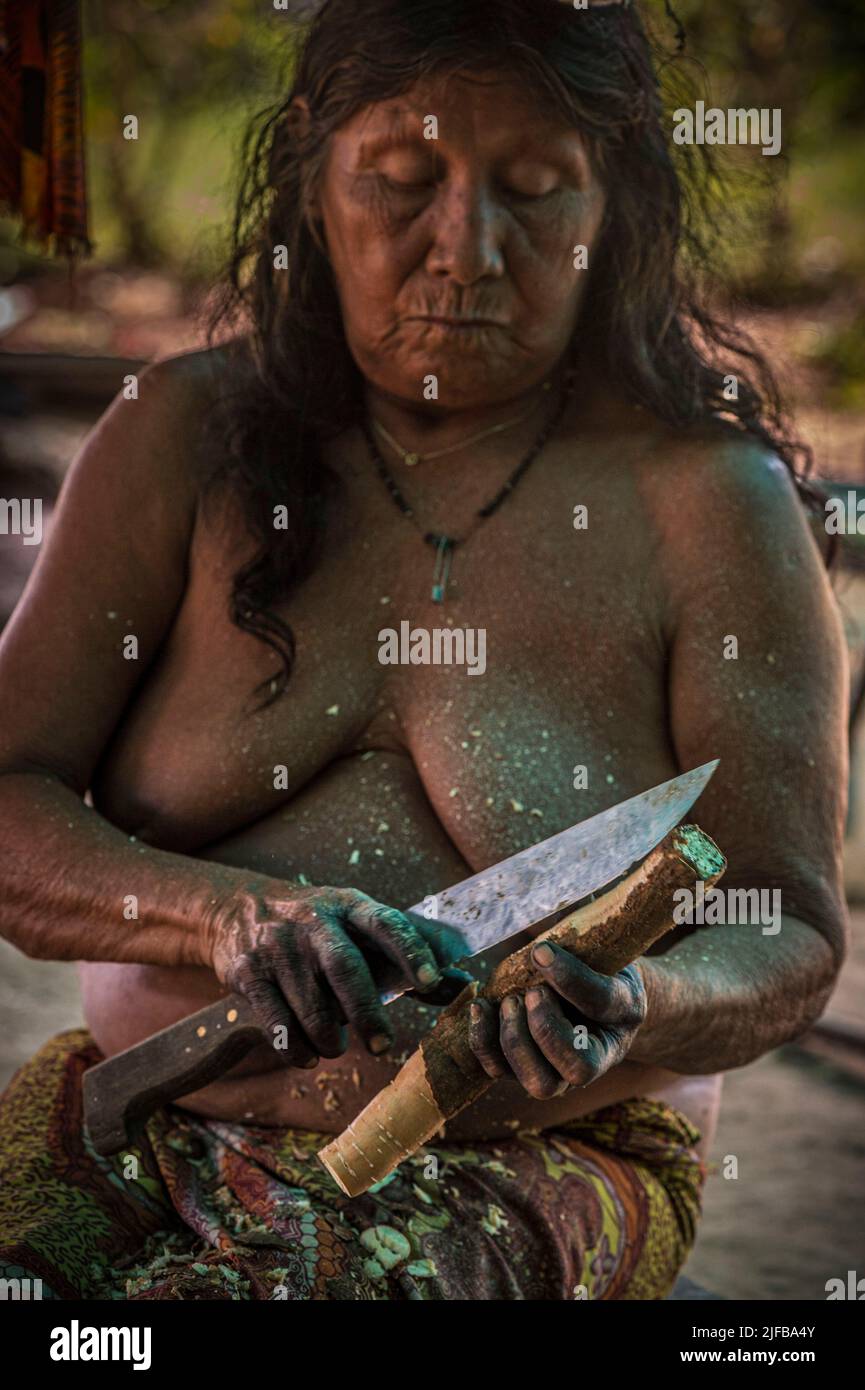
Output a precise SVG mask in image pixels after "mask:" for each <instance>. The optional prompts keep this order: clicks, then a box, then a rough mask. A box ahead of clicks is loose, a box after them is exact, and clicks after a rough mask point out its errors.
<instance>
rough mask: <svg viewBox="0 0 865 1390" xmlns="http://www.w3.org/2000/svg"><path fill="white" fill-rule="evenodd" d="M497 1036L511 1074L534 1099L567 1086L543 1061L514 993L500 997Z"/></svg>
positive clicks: (518, 999)
mask: <svg viewBox="0 0 865 1390" xmlns="http://www.w3.org/2000/svg"><path fill="white" fill-rule="evenodd" d="M499 1040H500V1042H501V1046H502V1052H503V1053H504V1054H505V1057H506V1058H507V1060H508V1062H509V1063H510V1066H511V1070H512V1071H513V1073H514V1076H515V1077H516V1078H517V1080H518V1081H519V1083H520V1085H521V1086H522V1087H523V1089H524V1090H526V1091H528V1093H529V1095H530V1096H534V1098H535V1100H549V1099H550V1098H551V1097H552V1096H557V1095H561V1094H562V1093H563V1092H564V1091H565V1090H567V1086H568V1083H567V1081H565V1080H563V1079H562V1077H561V1076H560V1075H559V1073H558V1072H557V1071H556V1070H555V1068H554V1067H553V1066H552V1065H551V1064H550V1063H549V1062H548V1061H547V1059H546V1057H545V1056H544V1054H543V1053H542V1052H541V1050H540V1048H539V1047H538V1045H537V1043H536V1042H535V1040H534V1038H533V1037H532V1035H531V1033H530V1032H529V1025H528V1020H527V1018H526V1009H525V1005H524V1004H523V1001H522V1000H521V999H520V998H519V997H518V996H517V995H516V994H509V995H508V996H507V998H506V999H504V1000H503V1001H502V1008H501V1020H500V1024H499Z"/></svg>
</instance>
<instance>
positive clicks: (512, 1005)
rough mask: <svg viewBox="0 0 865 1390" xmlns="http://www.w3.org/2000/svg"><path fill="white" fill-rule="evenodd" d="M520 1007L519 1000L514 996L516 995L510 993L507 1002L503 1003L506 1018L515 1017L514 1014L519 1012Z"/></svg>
mask: <svg viewBox="0 0 865 1390" xmlns="http://www.w3.org/2000/svg"><path fill="white" fill-rule="evenodd" d="M519 1007H520V1006H519V1004H518V1003H517V1000H516V999H515V998H514V996H513V995H512V994H509V995H508V997H507V999H506V1000H505V1002H504V1003H503V1004H502V1013H503V1014H504V1016H505V1018H513V1016H514V1014H515V1013H516V1012H517V1010H518V1009H519Z"/></svg>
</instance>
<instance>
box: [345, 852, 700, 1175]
mask: <svg viewBox="0 0 865 1390" xmlns="http://www.w3.org/2000/svg"><path fill="white" fill-rule="evenodd" d="M725 867H726V861H725V859H724V856H723V855H722V854H721V852H720V850H719V849H718V847H717V845H716V844H715V843H714V841H713V840H711V839H710V838H709V836H708V835H705V834H704V833H703V832H702V831H701V830H699V829H698V827H697V826H694V825H684V826H678V827H677V828H676V829H675V830H672V831H671V832H670V834H669V835H667V836H666V838H665V839H664V840H662V841H661V843H660V845H658V847H657V848H656V849H654V850H653V851H652V853H651V854H650V855H649V856H648V857H647V858H646V859H645V860H644V861H643V863H642V864H641V865H640V866H639V868H637V869H635V870H634V871H633V872H632V873H631V874H629V875H628V877H627V878H625V879H623V880H622V881H621V882H620V883H618V884H616V886H615V887H614V888H613V889H611V891H610V892H609V893H607V894H605V895H604V896H603V897H602V898H598V899H597V900H596V901H595V902H592V903H589V904H587V905H586V906H585V907H582V908H580V909H578V910H577V911H576V912H573V913H571V914H570V915H569V916H568V917H566V918H564V919H563V920H562V921H561V922H557V923H556V925H555V926H554V927H551V928H550V929H549V931H546V932H543V933H542V934H541V935H540V936H538V937H537V938H536V940H534V941H532V942H531V943H530V944H529V945H528V946H524V947H522V949H521V950H519V951H516V952H514V954H513V955H511V956H508V957H507V958H506V959H505V960H503V961H502V962H501V963H500V964H499V965H498V966H497V967H496V969H495V970H494V972H493V974H492V975H491V976H490V978H489V980H488V981H487V982H486V984H484V985H483V986H482V987H481V986H480V985H478V984H477V982H473V983H472V984H471V985H469V986H468V987H467V988H466V989H464V990H463V992H462V993H461V994H460V995H459V997H458V998H457V999H456V1000H454V1002H453V1003H452V1004H450V1005H449V1006H448V1007H447V1008H446V1009H444V1010H442V1012H441V1014H440V1015H439V1017H438V1019H437V1020H436V1024H435V1027H434V1028H433V1029H432V1030H431V1032H430V1033H429V1034H428V1036H427V1037H426V1038H424V1040H423V1042H422V1043H421V1045H420V1047H419V1048H418V1049H417V1051H416V1052H415V1053H413V1055H412V1056H411V1057H410V1058H409V1060H408V1061H407V1062H406V1064H405V1066H404V1067H403V1068H402V1070H401V1071H400V1072H399V1073H398V1075H397V1076H395V1077H394V1079H393V1081H392V1082H391V1083H390V1084H389V1085H388V1086H385V1087H384V1089H383V1090H382V1091H380V1092H379V1094H378V1095H377V1096H375V1097H374V1098H373V1100H371V1101H370V1103H369V1105H367V1107H366V1109H365V1110H363V1111H362V1112H361V1114H360V1115H358V1116H357V1118H356V1119H355V1120H353V1121H352V1123H351V1124H350V1125H349V1126H348V1128H347V1129H346V1130H345V1131H344V1132H343V1133H342V1134H340V1135H339V1136H338V1138H336V1139H334V1140H333V1141H332V1142H331V1143H330V1144H328V1145H327V1146H326V1147H325V1148H323V1149H322V1150H321V1151H320V1153H319V1155H318V1157H319V1159H320V1161H321V1162H322V1163H323V1164H324V1167H325V1168H326V1169H327V1171H328V1172H329V1173H330V1175H331V1177H332V1178H333V1179H334V1181H335V1182H336V1183H337V1184H338V1185H339V1187H341V1188H342V1190H343V1192H345V1193H346V1195H347V1196H349V1197H358V1196H360V1194H361V1193H362V1192H366V1191H368V1189H369V1188H370V1187H372V1186H373V1184H375V1183H377V1182H381V1181H382V1180H383V1179H384V1178H386V1177H387V1176H388V1174H390V1173H391V1172H393V1170H394V1168H396V1167H397V1165H398V1164H400V1163H402V1162H403V1161H404V1159H406V1158H409V1157H410V1156H411V1155H412V1154H413V1153H415V1152H416V1151H417V1150H418V1149H419V1148H420V1147H421V1145H422V1144H425V1143H426V1142H427V1140H428V1139H430V1138H431V1137H432V1135H434V1134H435V1133H436V1132H437V1130H439V1129H440V1128H441V1126H442V1125H443V1124H444V1123H445V1121H446V1120H449V1119H452V1118H453V1116H454V1115H457V1114H458V1113H459V1112H460V1110H463V1109H464V1108H465V1107H466V1106H467V1105H471V1104H472V1103H473V1102H474V1101H476V1100H477V1099H478V1098H479V1097H480V1096H481V1095H483V1093H484V1092H485V1091H486V1090H487V1089H488V1088H489V1087H490V1086H491V1085H492V1084H493V1082H492V1080H491V1078H490V1077H488V1076H487V1074H486V1072H485V1071H484V1070H483V1068H482V1067H481V1064H480V1062H479V1061H478V1060H477V1058H476V1057H475V1055H474V1053H473V1052H472V1050H471V1048H470V1047H469V1041H468V1028H469V1006H470V1004H471V1002H472V1000H473V999H474V998H476V997H478V996H480V997H482V998H485V999H492V1000H494V1001H496V1002H499V1001H500V1000H502V999H504V998H505V996H506V995H508V994H513V993H523V992H525V991H526V990H528V989H530V988H531V986H532V985H534V984H539V983H541V982H542V980H543V977H542V976H541V974H540V973H539V971H538V969H537V967H536V966H535V964H534V962H533V960H532V956H531V953H532V950H533V949H534V947H535V946H536V945H537V944H538V942H540V941H545V940H549V941H554V942H556V943H557V944H558V945H559V946H562V947H564V948H565V949H566V950H569V951H572V952H573V953H574V955H576V956H579V958H580V959H581V960H584V961H585V962H586V963H587V964H588V965H590V966H591V967H592V968H593V969H594V970H597V971H599V972H600V973H601V974H604V975H615V974H617V973H618V971H620V970H623V969H624V967H625V966H626V965H630V964H631V962H632V961H635V960H636V959H637V958H638V957H639V956H641V955H643V954H644V952H645V951H647V950H648V949H649V947H650V946H652V945H653V944H654V942H656V941H657V940H658V939H659V938H660V937H661V936H663V935H664V934H665V933H666V932H668V931H669V930H670V928H671V927H672V926H673V925H674V917H673V912H674V907H675V900H674V897H673V894H674V893H675V892H676V891H677V890H678V889H682V888H685V889H689V890H691V891H693V890H694V889H695V887H696V884H697V883H698V882H703V883H705V884H706V885H707V886H711V885H712V884H714V883H716V882H717V880H718V879H719V878H720V877H721V874H722V873H723V872H724V869H725Z"/></svg>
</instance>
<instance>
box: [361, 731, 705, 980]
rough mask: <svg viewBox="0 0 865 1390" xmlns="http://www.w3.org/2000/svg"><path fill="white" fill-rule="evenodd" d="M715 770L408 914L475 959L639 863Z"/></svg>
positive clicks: (610, 814) (529, 852) (546, 844)
mask: <svg viewBox="0 0 865 1390" xmlns="http://www.w3.org/2000/svg"><path fill="white" fill-rule="evenodd" d="M717 766H718V760H717V758H716V759H715V760H714V761H713V762H709V763H704V764H703V766H702V767H697V768H693V769H692V770H691V771H690V772H684V773H680V774H679V776H677V777H671V778H670V780H669V781H668V782H661V783H659V785H658V786H656V787H650V789H649V790H648V791H645V792H640V793H638V795H637V796H632V797H629V798H628V800H627V801H620V802H619V803H618V805H616V806H610V807H608V808H607V810H606V811H599V812H598V814H597V815H595V816H590V817H589V819H588V820H584V821H580V822H578V823H577V824H576V825H572V826H570V828H569V829H568V830H562V831H560V832H559V834H557V835H551V836H550V838H549V839H548V840H542V841H540V842H539V843H538V844H534V845H529V847H528V848H527V849H524V850H520V851H519V853H518V854H514V855H511V857H510V859H504V860H502V862H501V863H500V864H494V865H493V866H492V867H491V868H488V869H482V870H481V871H480V873H477V874H473V875H472V877H471V878H466V879H463V881H462V882H461V883H458V884H456V885H455V886H454V887H453V888H449V889H447V890H446V891H445V892H443V893H438V894H434V895H431V898H432V903H433V904H434V909H431V906H430V899H429V898H425V899H424V900H423V902H421V903H417V904H416V905H415V906H414V907H410V908H408V910H407V915H408V916H410V917H411V916H422V917H428V916H429V914H430V911H431V910H434V912H435V920H436V921H438V922H441V923H443V924H445V925H447V926H449V927H452V928H454V929H456V930H457V931H458V932H459V933H460V935H461V936H462V938H463V940H464V941H465V942H466V947H467V949H466V953H465V956H463V957H462V959H463V960H468V959H470V958H471V957H472V956H476V955H479V954H480V952H481V951H487V950H489V949H490V947H491V946H497V945H498V944H499V943H500V942H502V941H507V939H508V937H511V936H515V935H517V933H519V932H521V931H525V930H526V929H527V928H528V927H533V926H535V925H536V923H538V922H542V921H543V920H544V918H545V917H549V916H550V915H551V914H552V913H554V912H557V911H559V910H560V909H561V908H565V907H573V906H574V905H575V904H576V903H578V902H581V901H582V899H583V898H587V897H589V896H590V895H591V894H592V893H596V892H597V891H598V889H599V888H604V887H606V885H607V884H608V883H612V881H613V879H615V878H618V877H619V875H620V874H623V873H625V871H626V870H627V869H630V868H631V866H632V865H633V864H636V863H637V861H638V860H640V859H644V858H645V857H646V855H647V854H649V853H650V852H651V851H652V850H653V849H654V848H655V846H656V845H657V844H660V842H661V840H663V838H664V836H665V835H666V834H667V833H668V831H670V830H672V829H673V826H674V825H678V823H679V821H680V820H681V819H682V817H683V816H685V815H686V814H687V813H688V811H690V809H691V807H692V806H693V805H694V802H695V801H696V800H697V798H698V797H699V796H700V795H701V793H702V792H703V790H704V789H705V787H706V785H707V784H708V782H709V780H710V779H711V777H712V775H713V773H714V771H715V769H716V767H717ZM411 988H412V986H411V985H409V984H406V985H403V986H401V987H399V988H396V987H394V988H391V989H388V990H385V991H383V992H382V995H381V999H382V1002H383V1003H385V1004H390V1003H392V1002H393V1001H394V999H398V998H399V997H400V996H401V995H402V994H405V993H406V991H407V990H409V989H411Z"/></svg>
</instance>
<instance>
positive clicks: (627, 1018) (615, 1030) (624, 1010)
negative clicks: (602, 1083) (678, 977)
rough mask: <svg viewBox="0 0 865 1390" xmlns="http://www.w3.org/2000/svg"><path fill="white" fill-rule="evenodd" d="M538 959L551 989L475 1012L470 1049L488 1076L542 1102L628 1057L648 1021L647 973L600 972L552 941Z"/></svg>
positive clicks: (484, 1003)
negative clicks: (512, 1082) (505, 1080)
mask: <svg viewBox="0 0 865 1390" xmlns="http://www.w3.org/2000/svg"><path fill="white" fill-rule="evenodd" d="M532 960H533V961H534V964H535V966H536V967H537V969H538V971H539V972H540V974H541V975H542V976H543V978H544V981H545V983H544V984H541V985H537V986H534V987H533V988H532V989H530V990H528V991H527V993H526V995H525V998H522V997H521V996H520V995H517V994H510V995H508V996H507V997H506V998H505V999H503V1000H502V1002H501V1006H500V1007H497V1006H496V1005H495V1003H493V1002H492V1001H491V1000H489V999H477V1000H475V1002H474V1003H473V1004H472V1007H471V1020H470V1024H469V1045H470V1047H471V1049H472V1051H473V1052H474V1054H475V1056H476V1057H477V1059H478V1061H479V1062H480V1063H481V1066H482V1067H483V1069H484V1071H485V1072H486V1073H487V1075H488V1076H491V1077H493V1078H494V1079H496V1080H498V1079H500V1078H502V1077H508V1078H510V1079H511V1080H513V1079H516V1080H517V1081H519V1083H520V1085H521V1086H522V1087H523V1088H524V1090H526V1091H527V1092H528V1093H529V1095H530V1096H534V1098H535V1099H536V1100H549V1098H550V1097H551V1096H558V1095H562V1094H563V1092H565V1091H567V1090H568V1089H569V1088H570V1087H572V1086H588V1085H589V1083H590V1082H592V1081H596V1080H597V1079H598V1077H599V1076H603V1074H604V1073H605V1072H607V1071H609V1069H610V1068H611V1067H614V1066H615V1065H616V1064H617V1063H618V1062H621V1061H622V1059H623V1058H624V1057H625V1056H626V1054H627V1052H628V1050H629V1049H630V1047H631V1046H632V1044H633V1041H634V1038H635V1037H636V1035H637V1033H638V1032H639V1030H640V1028H641V1026H642V1024H643V1022H644V1020H645V1017H646V987H645V984H644V982H643V977H642V975H641V973H640V971H639V969H638V968H637V967H636V966H634V965H629V966H627V967H626V969H624V970H621V971H620V972H619V974H618V975H599V974H598V972H597V971H596V970H592V969H591V967H590V966H588V965H586V964H585V963H584V962H583V961H581V960H579V959H578V958H577V957H576V956H574V955H572V954H571V952H570V951H566V950H564V949H563V948H562V947H561V946H556V945H554V944H553V943H552V942H548V941H544V942H539V943H538V945H537V946H536V947H535V949H534V950H533V952H532Z"/></svg>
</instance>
